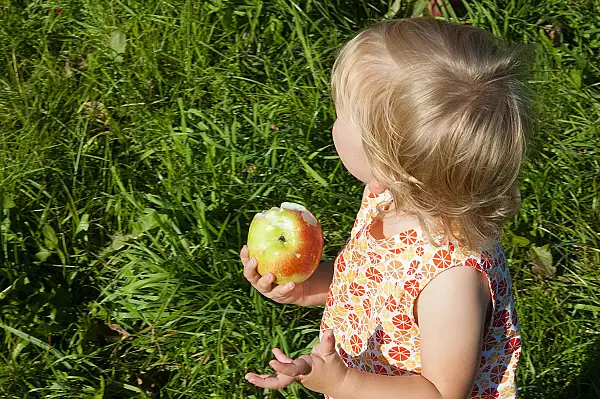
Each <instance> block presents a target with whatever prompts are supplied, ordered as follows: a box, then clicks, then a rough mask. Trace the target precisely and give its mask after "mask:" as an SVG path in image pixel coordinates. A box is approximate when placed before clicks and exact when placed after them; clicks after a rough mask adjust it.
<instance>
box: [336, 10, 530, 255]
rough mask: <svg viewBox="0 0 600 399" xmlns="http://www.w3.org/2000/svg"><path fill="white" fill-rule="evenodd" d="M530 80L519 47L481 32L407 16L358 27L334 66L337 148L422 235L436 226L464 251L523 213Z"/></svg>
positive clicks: (354, 170) (352, 168)
mask: <svg viewBox="0 0 600 399" xmlns="http://www.w3.org/2000/svg"><path fill="white" fill-rule="evenodd" d="M524 72H526V65H525V62H524V61H523V52H522V51H519V50H516V49H514V48H507V47H505V46H502V45H501V44H499V43H498V42H497V41H496V40H495V39H494V38H493V37H492V36H491V35H490V34H488V33H487V32H485V31H483V30H481V29H479V28H476V27H472V26H467V25H455V24H446V23H441V22H438V21H436V20H432V19H406V20H395V21H387V22H384V23H381V24H378V25H376V26H373V27H371V28H368V29H366V30H363V31H362V32H360V33H359V34H358V35H357V36H356V37H355V38H353V39H352V40H351V41H350V42H348V43H347V44H346V45H345V46H344V47H343V49H342V50H341V53H340V54H339V57H338V59H337V60H336V62H335V65H334V68H333V76H332V90H333V97H334V102H335V107H336V111H337V114H338V120H337V121H336V125H335V126H334V141H335V144H336V148H337V149H338V152H339V153H340V156H341V158H342V161H343V162H344V164H345V165H346V167H347V168H348V169H349V171H350V172H351V173H353V174H354V175H355V176H356V177H357V178H359V179H360V180H362V181H364V182H366V183H369V182H371V181H378V182H379V183H380V184H381V185H383V186H385V187H386V188H387V189H388V190H390V192H391V193H392V196H393V198H394V202H395V204H396V207H397V209H399V210H404V211H407V212H410V213H412V214H414V215H415V216H417V217H418V218H419V219H420V220H421V221H422V222H423V224H424V227H425V228H426V229H427V230H429V228H431V227H433V226H432V225H431V221H432V220H435V221H441V222H443V225H444V228H445V231H446V233H447V234H448V235H449V236H450V237H452V234H453V232H454V233H458V235H459V237H460V238H461V239H462V240H463V241H464V242H466V243H467V244H468V245H469V246H479V245H484V244H486V243H489V242H490V240H494V239H497V238H498V236H499V234H500V232H501V226H502V223H503V221H504V220H505V219H506V218H508V217H510V216H512V215H513V214H514V213H515V212H516V211H517V209H518V206H519V190H518V184H517V175H518V173H519V169H520V166H521V163H522V161H523V158H524V153H525V145H526V141H527V138H528V136H529V134H530V131H531V115H530V109H531V106H530V99H529V95H528V92H527V89H526V87H525V86H524V83H523V77H524ZM361 144H362V145H361Z"/></svg>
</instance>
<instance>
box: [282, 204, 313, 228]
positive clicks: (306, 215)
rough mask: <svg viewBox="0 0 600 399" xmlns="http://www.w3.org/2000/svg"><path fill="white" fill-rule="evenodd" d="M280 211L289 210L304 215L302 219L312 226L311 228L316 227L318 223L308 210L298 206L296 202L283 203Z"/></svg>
mask: <svg viewBox="0 0 600 399" xmlns="http://www.w3.org/2000/svg"><path fill="white" fill-rule="evenodd" d="M280 209H289V210H290V211H299V212H300V214H301V215H302V219H304V221H305V222H306V223H308V224H310V225H311V226H316V225H317V223H318V222H317V218H315V217H314V216H313V214H312V213H310V211H309V210H308V209H306V208H305V207H303V206H302V205H300V204H297V203H295V202H283V203H281V208H280Z"/></svg>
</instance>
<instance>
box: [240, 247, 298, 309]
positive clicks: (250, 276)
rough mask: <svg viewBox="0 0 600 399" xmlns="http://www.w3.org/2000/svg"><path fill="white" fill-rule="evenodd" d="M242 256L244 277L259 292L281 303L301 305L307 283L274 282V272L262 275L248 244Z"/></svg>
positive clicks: (242, 251)
mask: <svg viewBox="0 0 600 399" xmlns="http://www.w3.org/2000/svg"><path fill="white" fill-rule="evenodd" d="M240 258H241V260H242V263H243V265H244V277H246V280H248V281H249V282H250V284H252V286H253V287H254V288H256V290H258V292H260V293H261V294H263V295H264V296H266V297H267V298H269V299H272V300H274V301H275V302H278V303H281V304H294V305H300V304H301V303H302V300H303V299H304V298H305V295H307V294H308V289H307V283H306V281H305V282H302V283H300V284H295V283H288V284H284V285H281V284H274V283H273V281H274V280H275V276H274V275H273V273H268V274H266V275H264V276H261V275H260V274H259V273H258V271H257V266H258V264H257V263H256V259H254V258H252V259H251V258H249V254H248V246H247V245H244V246H243V247H242V250H241V251H240Z"/></svg>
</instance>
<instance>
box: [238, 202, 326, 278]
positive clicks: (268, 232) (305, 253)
mask: <svg viewBox="0 0 600 399" xmlns="http://www.w3.org/2000/svg"><path fill="white" fill-rule="evenodd" d="M247 245H248V251H249V253H250V257H251V258H255V259H256V261H257V263H258V269H257V271H258V273H259V274H260V275H261V276H264V275H265V274H267V273H269V272H271V273H273V274H274V275H275V281H274V282H275V283H276V284H286V283H289V282H294V283H296V284H298V283H301V282H303V281H304V280H306V279H307V278H309V277H310V276H311V275H312V274H313V272H314V271H315V269H316V268H317V266H319V261H320V260H321V255H322V254H323V232H322V231H321V225H320V224H319V222H318V220H317V218H315V217H314V215H313V214H312V213H310V212H309V211H308V210H307V209H306V208H305V207H303V206H302V205H300V204H296V203H293V202H284V203H282V204H281V207H279V208H277V207H273V208H271V209H269V210H268V211H263V212H260V213H257V214H256V216H254V219H252V223H250V230H249V231H248V244H247Z"/></svg>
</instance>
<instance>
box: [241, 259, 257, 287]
mask: <svg viewBox="0 0 600 399" xmlns="http://www.w3.org/2000/svg"><path fill="white" fill-rule="evenodd" d="M256 267H257V264H256V259H254V258H252V259H250V260H248V261H247V262H246V263H244V277H245V278H246V280H248V281H250V283H251V284H252V285H256V283H257V282H258V280H259V279H260V274H258V272H257V271H256Z"/></svg>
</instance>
